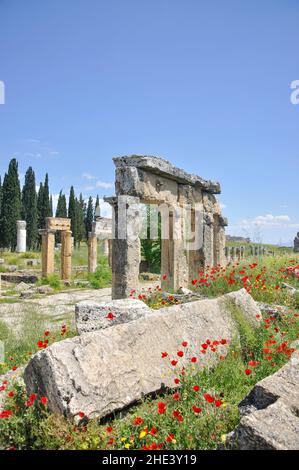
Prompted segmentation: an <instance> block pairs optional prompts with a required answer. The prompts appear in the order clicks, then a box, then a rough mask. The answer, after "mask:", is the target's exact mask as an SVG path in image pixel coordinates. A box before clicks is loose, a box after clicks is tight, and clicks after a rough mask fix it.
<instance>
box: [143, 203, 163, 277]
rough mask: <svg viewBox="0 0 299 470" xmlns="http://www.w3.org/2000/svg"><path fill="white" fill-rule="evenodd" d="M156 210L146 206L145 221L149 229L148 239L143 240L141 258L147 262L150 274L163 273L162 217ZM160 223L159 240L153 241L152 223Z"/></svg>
mask: <svg viewBox="0 0 299 470" xmlns="http://www.w3.org/2000/svg"><path fill="white" fill-rule="evenodd" d="M155 210H156V209H155V208H151V206H150V205H146V206H145V214H144V217H145V220H146V228H147V238H146V239H142V240H141V256H142V257H143V259H144V260H146V261H147V263H148V267H149V270H150V272H154V273H160V272H161V215H160V213H158V217H157V214H154V211H155ZM156 221H157V223H158V227H157V229H158V233H157V235H158V238H157V239H156V240H153V239H151V233H150V223H151V222H152V223H155V222H156Z"/></svg>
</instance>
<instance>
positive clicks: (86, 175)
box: [82, 173, 96, 180]
mask: <svg viewBox="0 0 299 470" xmlns="http://www.w3.org/2000/svg"><path fill="white" fill-rule="evenodd" d="M82 178H84V179H86V180H95V179H96V177H95V176H93V175H92V174H90V173H82Z"/></svg>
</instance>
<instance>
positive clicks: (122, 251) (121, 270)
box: [107, 196, 141, 300]
mask: <svg viewBox="0 0 299 470" xmlns="http://www.w3.org/2000/svg"><path fill="white" fill-rule="evenodd" d="M107 201H108V202H109V203H110V204H113V207H114V211H113V236H114V239H113V240H112V299H113V300H114V299H125V298H128V297H129V296H130V293H131V292H132V291H133V290H135V289H136V288H137V287H138V284H139V264H140V258H141V254H140V239H139V233H140V230H141V213H140V199H139V198H138V197H134V196H118V197H117V198H109V199H108V198H107Z"/></svg>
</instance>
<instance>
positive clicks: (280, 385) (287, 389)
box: [227, 352, 299, 450]
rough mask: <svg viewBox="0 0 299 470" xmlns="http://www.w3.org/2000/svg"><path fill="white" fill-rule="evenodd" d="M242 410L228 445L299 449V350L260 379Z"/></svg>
mask: <svg viewBox="0 0 299 470" xmlns="http://www.w3.org/2000/svg"><path fill="white" fill-rule="evenodd" d="M239 409H240V414H241V416H242V419H241V421H240V424H239V426H238V427H237V428H236V429H235V431H233V433H231V434H230V435H229V436H228V440H227V445H228V447H229V448H233V449H240V450H299V352H296V353H294V354H293V356H292V357H291V360H290V361H289V363H288V364H286V365H285V366H284V367H282V368H281V369H280V370H279V371H278V372H276V373H275V374H273V375H271V376H269V377H267V378H265V379H263V380H261V381H260V382H258V383H257V384H256V385H255V386H254V387H253V389H252V390H251V392H250V393H249V395H248V396H247V397H246V398H245V399H244V400H243V401H242V402H241V403H240V405H239Z"/></svg>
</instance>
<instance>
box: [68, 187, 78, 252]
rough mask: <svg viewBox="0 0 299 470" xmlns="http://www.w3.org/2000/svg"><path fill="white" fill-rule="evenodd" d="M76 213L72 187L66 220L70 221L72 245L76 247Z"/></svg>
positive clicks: (72, 188)
mask: <svg viewBox="0 0 299 470" xmlns="http://www.w3.org/2000/svg"><path fill="white" fill-rule="evenodd" d="M76 216H77V211H76V198H75V191H74V187H73V186H71V189H70V197H69V208H68V218H69V219H71V231H72V232H73V237H74V245H75V246H77V241H78V233H77V232H78V231H77V226H78V224H77V217H76Z"/></svg>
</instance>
